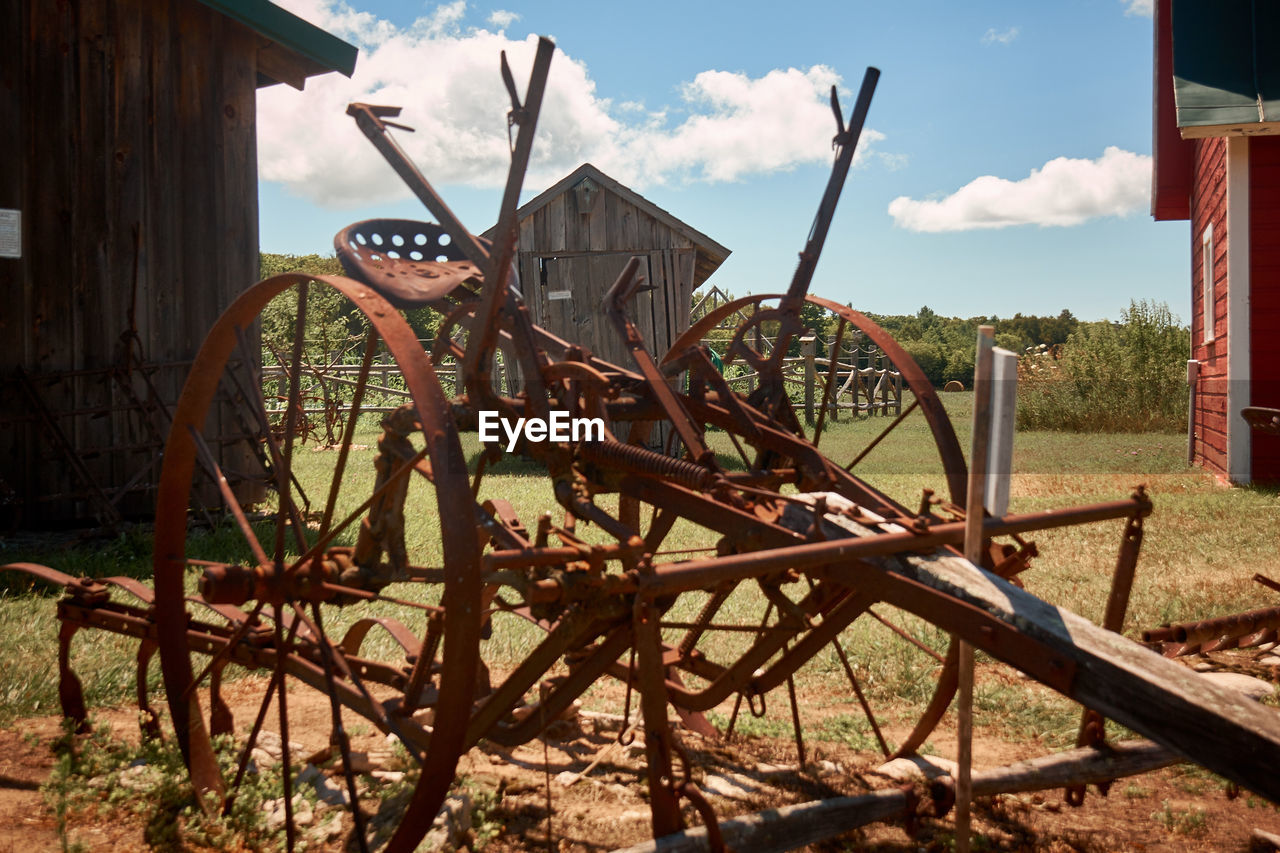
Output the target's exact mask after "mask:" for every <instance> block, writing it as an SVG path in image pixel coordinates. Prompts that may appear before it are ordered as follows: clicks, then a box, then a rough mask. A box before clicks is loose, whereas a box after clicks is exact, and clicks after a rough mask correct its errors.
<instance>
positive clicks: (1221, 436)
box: [1191, 137, 1243, 478]
mask: <svg viewBox="0 0 1280 853" xmlns="http://www.w3.org/2000/svg"><path fill="white" fill-rule="evenodd" d="M1195 146H1196V155H1195V168H1194V174H1193V176H1192V182H1191V211H1192V213H1191V269H1192V292H1191V315H1192V317H1193V318H1194V320H1193V322H1192V324H1191V357H1192V358H1194V359H1196V360H1197V361H1199V362H1200V379H1199V382H1198V383H1197V388H1196V398H1195V399H1196V408H1195V418H1194V424H1195V433H1196V434H1195V447H1194V453H1195V456H1196V461H1197V462H1199V463H1200V464H1201V465H1203V466H1205V467H1206V468H1208V469H1209V470H1211V471H1213V472H1214V473H1215V474H1217V475H1218V476H1220V477H1223V478H1226V477H1227V474H1228V464H1227V288H1228V287H1229V286H1230V283H1229V282H1228V281H1227V179H1226V175H1227V142H1226V140H1225V139H1223V138H1221V137H1218V138H1211V139H1197V140H1196V141H1195ZM1210 222H1212V223H1213V254H1214V258H1213V271H1214V279H1215V280H1214V304H1213V305H1212V306H1208V310H1211V311H1212V312H1213V314H1212V316H1213V329H1214V339H1213V340H1212V341H1209V342H1206V341H1205V334H1204V321H1203V319H1202V318H1203V317H1204V313H1203V312H1204V311H1205V310H1206V306H1205V305H1204V284H1203V272H1204V258H1203V254H1204V253H1203V250H1202V245H1203V244H1202V242H1201V236H1202V235H1203V234H1204V229H1205V227H1206V226H1207V225H1208V224H1209V223H1210ZM1241 239H1243V237H1242V238H1241Z"/></svg>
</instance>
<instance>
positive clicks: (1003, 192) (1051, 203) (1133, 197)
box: [889, 146, 1151, 232]
mask: <svg viewBox="0 0 1280 853" xmlns="http://www.w3.org/2000/svg"><path fill="white" fill-rule="evenodd" d="M1150 187H1151V158H1150V157H1149V156H1147V155H1145V154H1134V153H1133V152H1132V151H1124V150H1122V149H1120V148H1116V147H1115V146H1109V147H1108V148H1107V149H1106V150H1105V151H1103V153H1102V156H1101V157H1099V158H1098V159H1096V160H1076V159H1070V158H1067V157H1057V158H1055V159H1053V160H1050V161H1049V162H1048V163H1045V164H1044V165H1043V166H1042V167H1040V168H1039V169H1032V170H1031V174H1030V175H1028V176H1027V177H1025V178H1023V179H1022V180H1020V181H1010V180H1006V179H1004V178H997V177H995V176H994V175H983V176H982V177H980V178H975V179H974V180H972V181H970V182H969V183H967V184H965V185H964V186H963V187H961V188H960V189H958V190H956V191H955V192H954V193H952V194H951V195H949V196H946V197H945V198H941V199H925V200H917V199H912V198H907V197H906V196H900V197H898V198H895V199H894V200H893V201H892V202H890V203H889V215H890V216H892V217H893V219H894V222H895V223H896V224H897V225H898V226H900V227H902V228H906V229H907V230H909V231H932V232H938V231H970V230H974V229H979V228H1005V227H1007V226H1010V225H1079V224H1080V223H1082V222H1085V221H1086V220H1089V219H1094V218H1096V217H1100V216H1125V215H1127V214H1130V213H1133V212H1134V211H1137V210H1139V209H1141V208H1143V207H1145V206H1146V204H1147V203H1148V202H1149V200H1150Z"/></svg>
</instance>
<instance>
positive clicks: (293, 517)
mask: <svg viewBox="0 0 1280 853" xmlns="http://www.w3.org/2000/svg"><path fill="white" fill-rule="evenodd" d="M308 288H309V285H308V284H307V282H305V281H304V282H302V283H301V284H299V285H298V311H297V315H296V317H295V319H294V326H293V353H292V355H291V356H290V358H289V365H290V369H289V400H288V402H287V403H286V404H285V412H284V420H285V427H284V452H283V453H282V454H281V456H280V459H279V461H278V462H276V464H277V465H279V466H280V467H278V468H277V469H276V489H277V491H278V492H279V495H280V508H279V510H278V515H279V518H280V520H279V522H278V524H277V527H276V554H275V556H276V565H278V566H281V565H284V525H285V518H286V515H285V514H286V512H288V513H289V515H290V518H289V520H290V521H292V522H293V529H294V535H295V536H296V538H297V539H298V550H300V551H305V550H306V548H307V540H306V534H305V532H304V530H303V529H302V528H301V527H300V526H299V521H300V520H301V519H299V517H298V512H297V507H295V506H294V505H293V498H292V496H291V495H290V492H289V483H290V480H291V476H290V474H291V472H292V471H293V434H294V430H295V429H296V427H297V425H298V424H297V418H298V409H299V408H300V406H301V404H302V352H303V347H304V346H305V344H306V329H307V291H308ZM260 398H261V395H257V396H255V399H260ZM267 440H268V441H272V440H273V437H272V436H271V433H270V431H268V433H267ZM273 453H274V451H273ZM286 805H287V804H286ZM292 843H293V842H292V841H290V845H291V846H292Z"/></svg>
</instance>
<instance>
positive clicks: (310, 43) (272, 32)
mask: <svg viewBox="0 0 1280 853" xmlns="http://www.w3.org/2000/svg"><path fill="white" fill-rule="evenodd" d="M200 2H201V3H203V4H204V5H206V6H208V7H210V8H212V9H216V10H217V11H219V12H221V13H222V14H224V15H226V16H227V17H228V18H232V19H233V20H236V21H239V22H240V23H242V24H244V25H245V26H246V27H248V28H249V29H251V30H253V31H254V32H256V33H259V34H260V35H262V36H265V37H266V38H269V39H271V40H272V41H274V42H278V43H279V44H282V45H284V46H285V47H287V48H289V50H291V51H293V52H294V53H296V54H298V55H299V56H303V57H306V58H307V59H310V60H311V61H313V62H316V63H318V64H320V65H322V66H324V67H325V68H327V69H329V70H331V71H337V72H339V73H341V74H343V75H344V76H346V77H350V76H351V73H352V72H353V71H355V68H356V54H357V53H359V51H358V50H357V48H356V47H355V45H352V44H348V43H347V42H345V41H343V40H342V39H340V38H338V37H337V36H335V35H333V34H332V33H329V32H326V31H325V30H322V29H320V28H319V27H317V26H316V25H315V24H312V23H311V22H309V21H306V20H304V19H302V18H299V17H298V16H297V15H295V14H293V13H292V12H289V11H286V10H284V9H281V8H280V7H279V6H277V5H275V4H274V3H268V2H267V0H200Z"/></svg>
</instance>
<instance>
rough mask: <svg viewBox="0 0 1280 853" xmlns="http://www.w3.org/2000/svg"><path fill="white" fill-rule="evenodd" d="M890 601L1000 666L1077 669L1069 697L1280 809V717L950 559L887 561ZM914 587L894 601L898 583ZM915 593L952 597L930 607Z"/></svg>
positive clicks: (942, 555)
mask: <svg viewBox="0 0 1280 853" xmlns="http://www.w3.org/2000/svg"><path fill="white" fill-rule="evenodd" d="M876 562H877V563H880V565H881V566H883V567H887V565H888V564H889V563H896V564H897V565H896V566H894V567H893V568H891V569H890V570H889V572H888V574H887V577H888V578H889V579H890V582H889V584H888V585H887V586H888V587H889V588H888V589H886V590H885V593H886V594H885V597H886V599H887V600H889V601H891V602H892V603H894V604H896V605H898V606H900V607H904V608H906V609H908V610H912V611H913V612H916V613H919V614H920V615H923V616H924V617H925V618H927V619H929V620H930V621H932V622H934V623H935V624H937V625H938V626H939V627H941V628H944V629H946V630H950V631H953V632H955V633H956V634H959V635H961V636H963V637H964V638H965V639H967V640H969V641H970V642H972V643H973V644H974V645H975V646H977V647H978V648H980V649H983V650H984V651H986V652H987V653H988V654H991V655H992V656H993V657H996V658H999V659H1002V660H1009V659H1010V658H1011V657H1013V652H1014V651H1022V652H1026V651H1028V650H1030V649H1039V650H1040V651H1039V652H1038V653H1040V654H1047V655H1055V656H1058V657H1060V658H1062V659H1064V660H1066V661H1068V662H1070V663H1071V664H1073V665H1074V667H1075V672H1074V676H1073V677H1072V678H1071V680H1070V683H1069V684H1067V685H1065V687H1064V688H1063V689H1062V690H1061V692H1063V694H1064V695H1066V696H1068V697H1069V698H1071V699H1074V700H1076V701H1077V702H1080V703H1081V704H1083V705H1086V706H1088V707H1090V708H1093V709H1094V710H1096V711H1098V712H1099V713H1101V714H1102V715H1103V716H1105V717H1107V718H1109V719H1112V720H1115V721H1116V722H1118V723H1120V724H1121V725H1124V726H1128V727H1129V728H1130V729H1133V730H1134V731H1136V732H1138V733H1140V734H1142V735H1145V736H1146V737H1149V738H1151V739H1152V740H1153V741H1155V742H1157V743H1160V744H1162V745H1164V746H1166V747H1169V748H1170V749H1172V750H1174V751H1176V752H1178V753H1179V754H1181V755H1183V756H1185V757H1187V758H1188V759H1190V760H1191V761H1194V762H1195V763H1197V764H1199V765H1201V766H1203V767H1206V768H1208V769H1209V770H1212V771H1214V772H1215V773H1219V774H1221V775H1222V776H1225V777H1226V778H1228V779H1230V780H1232V781H1234V782H1236V783H1237V784H1239V785H1240V786H1241V787H1243V788H1246V789H1248V790H1250V791H1254V792H1256V793H1258V794H1260V795H1262V796H1264V797H1266V798H1268V799H1270V800H1271V801H1273V802H1280V775H1278V774H1276V772H1275V768H1276V767H1280V712H1278V711H1277V710H1276V709H1274V708H1269V707H1266V706H1264V705H1261V704H1259V703H1258V702H1255V701H1253V700H1252V699H1249V698H1247V697H1246V696H1245V695H1244V694H1242V693H1239V692H1238V691H1235V690H1231V689H1229V688H1226V687H1222V686H1220V685H1218V684H1215V683H1214V682H1213V681H1211V680H1210V679H1207V678H1203V677H1201V676H1200V675H1199V674H1198V673H1195V672H1193V671H1191V670H1190V669H1188V668H1186V667H1184V666H1182V665H1180V664H1177V663H1174V662H1173V661H1170V660H1166V659H1165V658H1163V657H1161V656H1160V655H1158V654H1156V653H1155V652H1153V651H1151V650H1149V649H1146V648H1144V647H1142V646H1140V645H1138V644H1137V643H1134V642H1133V641H1131V640H1128V639H1126V638H1124V637H1122V636H1121V635H1119V634H1115V633H1112V632H1111V631H1107V630H1104V629H1103V628H1101V627H1099V626H1097V625H1094V624H1093V623H1092V622H1089V621H1088V620H1086V619H1083V618H1081V617H1080V616H1077V615H1076V614H1074V613H1071V612H1070V611H1068V610H1064V609H1062V608H1059V607H1055V606H1054V605H1052V604H1049V603H1047V602H1044V601H1041V600H1040V599H1038V598H1036V597H1035V596H1033V595H1031V594H1030V593H1028V592H1026V591H1024V590H1021V589H1018V588H1017V587H1015V586H1013V585H1012V584H1009V583H1008V582H1006V581H1003V580H1001V579H1000V578H997V577H996V576H994V575H992V574H990V573H988V572H986V571H983V570H981V569H979V568H977V567H975V566H974V565H973V564H972V563H970V562H969V561H968V560H965V559H963V558H961V557H957V556H955V555H953V554H947V553H945V552H942V551H938V552H935V553H933V554H930V555H911V556H906V557H891V558H880V559H879V560H877V561H876ZM895 576H896V577H901V578H905V579H906V580H907V581H908V582H909V583H907V584H904V585H903V588H902V589H900V590H897V591H896V592H895V591H893V590H892V589H891V588H892V586H893V583H894V582H893V580H892V579H893V578H894V577H895ZM916 584H923V585H924V586H927V587H932V588H933V589H935V590H938V591H939V592H941V593H943V594H944V595H943V597H940V598H939V599H937V600H928V599H925V600H922V599H921V595H920V588H919V586H916ZM948 599H950V600H954V601H958V602H961V603H962V604H963V605H967V606H968V607H972V608H977V609H978V610H981V611H984V612H985V613H986V614H989V615H990V616H992V617H994V618H995V619H996V620H998V621H1000V622H1004V623H1006V624H1007V625H1009V626H1010V627H1011V628H1013V629H1014V630H1015V631H1016V632H1017V633H1018V634H1020V635H1021V636H1022V637H1023V638H1025V641H1023V642H1022V643H1021V644H1022V645H1025V647H1026V648H1023V649H1020V650H1010V649H1008V648H1001V647H1000V645H1001V644H1000V642H998V641H996V642H993V638H992V637H991V636H990V635H989V634H988V632H986V631H983V630H982V629H981V627H980V626H979V625H978V624H977V623H976V622H975V621H974V620H973V619H972V618H971V617H969V616H968V615H967V614H965V613H963V612H961V610H960V608H956V607H955V606H954V605H952V604H951V603H950V602H949V601H948Z"/></svg>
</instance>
